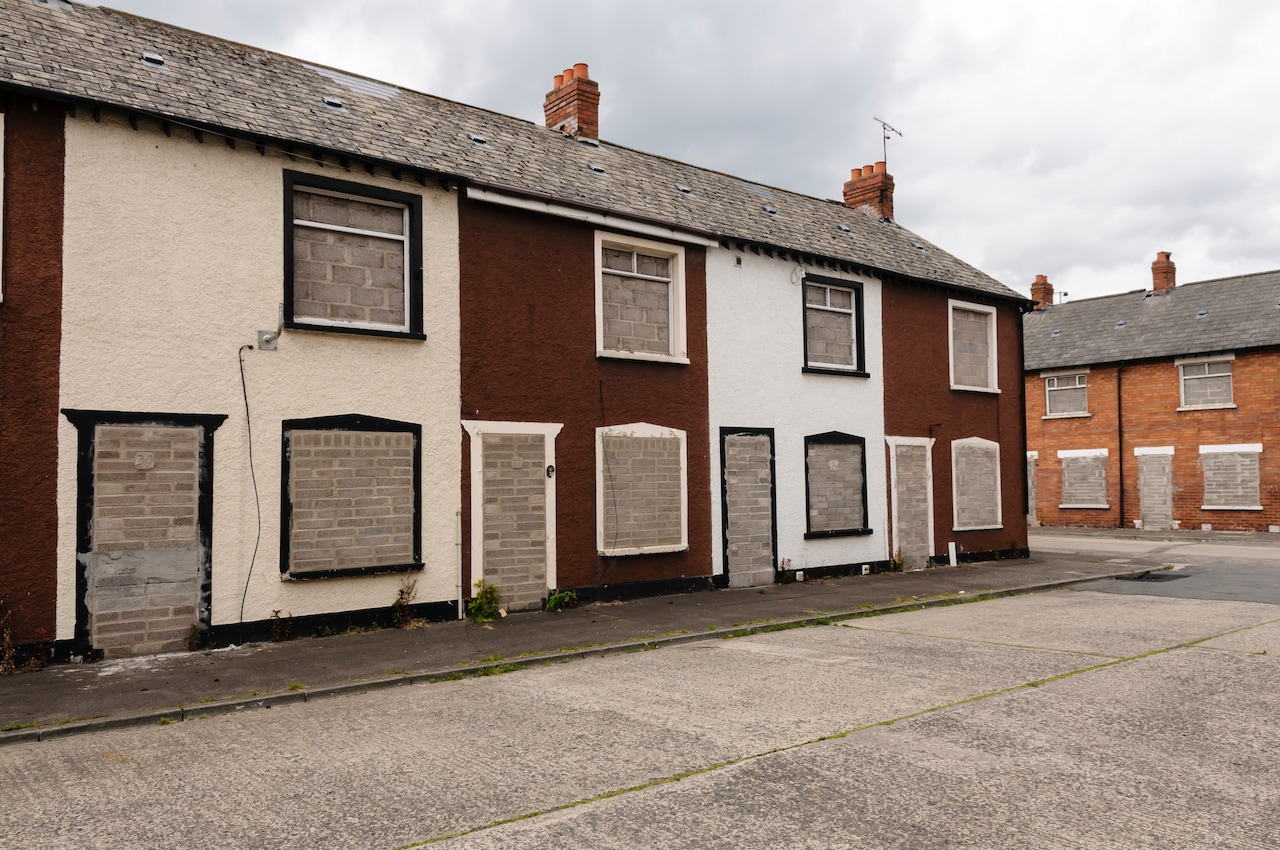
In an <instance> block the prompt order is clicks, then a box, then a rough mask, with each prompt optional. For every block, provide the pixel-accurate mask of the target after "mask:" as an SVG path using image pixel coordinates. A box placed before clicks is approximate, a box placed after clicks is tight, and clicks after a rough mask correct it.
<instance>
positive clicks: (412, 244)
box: [284, 171, 427, 340]
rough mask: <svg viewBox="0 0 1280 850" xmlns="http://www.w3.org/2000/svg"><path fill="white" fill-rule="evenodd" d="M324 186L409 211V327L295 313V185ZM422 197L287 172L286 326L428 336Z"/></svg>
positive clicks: (418, 337) (412, 337)
mask: <svg viewBox="0 0 1280 850" xmlns="http://www.w3.org/2000/svg"><path fill="white" fill-rule="evenodd" d="M295 188H298V189H303V190H305V189H321V190H324V191H328V192H340V193H342V194H345V195H353V196H356V197H357V198H359V197H365V198H370V199H372V200H375V201H387V202H389V203H393V204H398V205H402V206H404V207H406V208H407V209H408V211H409V216H408V218H409V222H408V229H407V236H408V246H407V256H406V257H405V266H406V268H407V271H408V275H407V280H406V283H405V285H406V287H407V291H406V292H405V310H406V313H407V315H406V318H407V319H408V328H407V329H405V330H399V329H395V328H387V329H381V328H367V327H354V326H352V327H347V326H344V325H340V324H319V323H316V322H308V321H307V320H306V319H305V318H303V319H299V318H295V316H294V306H293V305H294V285H293V283H294V233H293V228H294V223H293V222H294V212H293V196H294V189H295ZM422 269H423V261H422V197H421V196H420V195H415V194H412V193H408V192H396V191H394V190H391V189H384V188H382V187H380V186H369V185H367V184H364V183H353V182H351V181H349V180H335V179H334V178H332V177H320V176H317V175H315V174H307V173H304V172H300V171H285V172H284V327H286V328H289V329H291V330H304V331H319V332H321V333H342V334H357V335H361V336H379V337H391V338H394V339H410V340H425V339H426V338H427V337H426V334H425V333H424V331H423V321H422V286H423V284H422V279H423V271H422Z"/></svg>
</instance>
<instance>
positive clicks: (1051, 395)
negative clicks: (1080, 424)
mask: <svg viewBox="0 0 1280 850" xmlns="http://www.w3.org/2000/svg"><path fill="white" fill-rule="evenodd" d="M1086 379H1087V376H1086V375H1085V374H1084V373H1080V374H1077V375H1050V376H1049V377H1047V378H1045V379H1044V405H1045V413H1046V414H1047V415H1049V416H1070V415H1072V414H1080V413H1088V412H1089V397H1088V395H1087V390H1086V388H1085V381H1086Z"/></svg>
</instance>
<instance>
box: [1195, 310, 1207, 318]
mask: <svg viewBox="0 0 1280 850" xmlns="http://www.w3.org/2000/svg"><path fill="white" fill-rule="evenodd" d="M1208 316H1209V311H1208V310H1201V311H1200V312H1199V313H1196V318H1197V319H1204V318H1207V317H1208Z"/></svg>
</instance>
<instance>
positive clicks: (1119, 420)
mask: <svg viewBox="0 0 1280 850" xmlns="http://www.w3.org/2000/svg"><path fill="white" fill-rule="evenodd" d="M1123 372H1124V364H1123V363H1117V364H1116V443H1117V452H1118V454H1119V455H1120V518H1119V519H1118V520H1116V528H1124V527H1125V524H1124V393H1123V392H1122V390H1123V387H1124V380H1123V378H1122V377H1121V375H1122V374H1123Z"/></svg>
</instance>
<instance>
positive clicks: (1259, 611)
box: [842, 590, 1280, 658]
mask: <svg viewBox="0 0 1280 850" xmlns="http://www.w3.org/2000/svg"><path fill="white" fill-rule="evenodd" d="M1031 611H1035V612H1036V615H1035V616H1034V617H1032V616H1028V614H1029V612H1031ZM974 613H977V614H978V616H974ZM1277 613H1280V609H1277V608H1276V606H1272V605H1266V604H1262V603H1254V602H1217V601H1206V600H1201V599H1157V598H1155V597H1148V596H1131V597H1124V598H1123V599H1122V598H1121V597H1120V596H1116V595H1112V594H1107V593H1090V592H1085V591H1072V590H1055V591H1049V592H1046V593H1041V594H1036V595H1034V596H1017V597H1010V598H1007V599H996V600H992V601H990V602H984V603H982V607H981V609H980V611H978V612H966V611H962V610H960V609H959V608H954V607H943V608H932V609H929V610H927V611H920V612H912V613H905V614H888V615H885V616H882V617H876V618H875V619H874V620H868V621H859V620H851V621H848V622H845V623H842V625H843V626H845V627H846V628H851V629H871V630H876V631H896V632H910V633H912V634H924V635H932V636H935V637H947V638H953V639H958V640H972V641H983V642H994V643H1001V644H1007V645H1012V646H1027V647H1039V648H1043V649H1059V650H1066V651H1071V652H1088V653H1096V654H1099V655H1106V656H1110V657H1114V658H1126V657H1129V656H1133V655H1138V654H1140V653H1143V652H1150V651H1152V650H1156V649H1163V648H1165V647H1169V646H1173V645H1175V644H1179V643H1183V642H1185V641H1190V640H1198V639H1200V638H1203V637H1207V636H1210V635H1214V634H1219V633H1222V632H1226V631H1229V630H1231V629H1237V628H1241V627H1243V626H1249V625H1254V624H1256V623H1261V622H1265V621H1267V620H1271V619H1273V618H1275V617H1276V615H1277Z"/></svg>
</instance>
